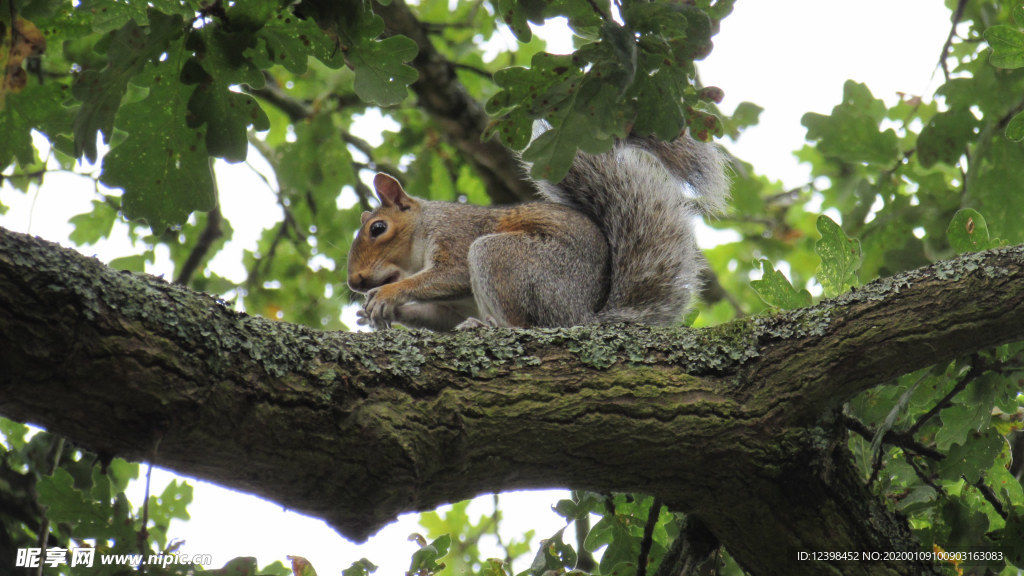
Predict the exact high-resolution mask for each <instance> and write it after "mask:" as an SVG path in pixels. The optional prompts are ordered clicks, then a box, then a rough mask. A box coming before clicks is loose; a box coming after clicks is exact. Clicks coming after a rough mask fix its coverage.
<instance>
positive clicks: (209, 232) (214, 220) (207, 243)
mask: <svg viewBox="0 0 1024 576" xmlns="http://www.w3.org/2000/svg"><path fill="white" fill-rule="evenodd" d="M222 221H223V216H222V215H221V212H220V206H217V207H215V208H214V209H213V210H210V211H209V212H208V213H207V214H206V227H205V228H203V231H202V233H201V234H200V235H199V240H197V241H196V245H195V246H194V247H193V248H192V252H190V253H189V255H188V259H186V260H185V263H184V264H182V266H181V270H180V271H179V272H178V276H177V277H176V278H175V279H174V283H175V284H181V285H182V286H188V283H189V282H190V281H191V280H192V276H193V275H194V274H195V273H196V271H197V270H198V269H199V265H200V264H202V262H203V261H204V260H205V259H206V257H207V255H209V253H210V249H211V248H213V244H214V243H215V242H216V241H217V239H218V238H220V237H221V236H223V235H224V230H223V229H222V228H221V222H222Z"/></svg>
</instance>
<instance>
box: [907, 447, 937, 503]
mask: <svg viewBox="0 0 1024 576" xmlns="http://www.w3.org/2000/svg"><path fill="white" fill-rule="evenodd" d="M903 458H904V459H905V460H906V461H907V464H910V467H911V468H913V469H914V473H915V474H917V477H918V478H920V479H921V482H924V483H925V485H927V486H929V487H930V488H931V489H932V490H935V491H936V492H938V493H939V494H942V495H943V496H945V495H946V491H945V490H944V489H943V488H942V486H939V485H938V484H936V483H935V482H934V481H932V479H931V478H929V477H928V475H927V474H925V473H924V470H922V469H921V466H920V465H918V463H917V462H916V461H915V460H914V457H913V456H911V455H910V454H908V453H906V452H904V453H903Z"/></svg>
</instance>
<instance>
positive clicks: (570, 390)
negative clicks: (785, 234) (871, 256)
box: [0, 230, 1024, 574]
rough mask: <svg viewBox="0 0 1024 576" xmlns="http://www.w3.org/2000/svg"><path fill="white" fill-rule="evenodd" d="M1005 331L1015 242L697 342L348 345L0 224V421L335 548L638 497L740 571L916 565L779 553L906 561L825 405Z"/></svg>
mask: <svg viewBox="0 0 1024 576" xmlns="http://www.w3.org/2000/svg"><path fill="white" fill-rule="evenodd" d="M1022 339H1024V247H1015V248H1007V249H999V250H992V251H988V252H982V253H978V254H972V255H967V256H963V257H960V258H957V259H956V260H953V261H950V262H944V263H940V264H937V265H934V266H929V267H926V268H922V269H920V270H917V271H914V272H911V273H908V274H902V275H899V276H897V277H894V278H891V279H887V280H884V281H880V282H875V283H872V284H871V285H869V286H866V287H864V288H860V289H858V290H857V291H856V292H853V293H850V294H847V295H845V296H843V297H842V298H839V299H836V300H832V301H828V302H825V303H823V304H820V305H818V306H815V307H812V308H808V309H804V310H798V311H794V312H790V313H785V314H778V315H775V316H771V317H759V318H748V319H744V320H742V321H738V322H734V323H731V324H728V325H725V326H721V327H717V328H713V329H705V330H687V329H653V328H647V327H621V326H620V327H614V326H608V327H599V326H588V327H580V328H573V329H566V330H534V331H513V330H485V331H483V332H480V333H458V334H432V333H425V332H416V331H403V330H391V331H387V332H383V333H377V334H350V333H324V332H318V331H315V330H312V329H308V328H304V327H301V326H297V325H292V324H287V323H281V322H272V321H269V320H264V319H261V318H256V317H250V316H246V315H244V314H239V313H236V312H233V311H231V310H229V309H228V308H227V307H226V306H224V305H222V304H221V303H218V302H216V301H215V300H213V299H212V298H209V297H207V296H203V295H200V294H196V293H193V292H190V291H188V290H186V289H184V288H181V287H179V286H174V285H171V284H168V283H166V282H164V281H162V280H159V279H156V278H152V277H149V276H140V275H133V274H128V273H119V272H115V271H113V270H111V269H109V268H107V267H105V266H103V265H102V264H100V263H98V262H97V261H95V260H92V259H88V258H84V257H82V256H80V255H78V254H77V253H75V252H73V251H71V250H66V249H61V248H58V247H56V246H54V245H52V244H49V243H47V242H43V241H41V240H36V239H32V238H29V237H27V236H24V235H20V234H16V233H12V232H7V231H3V230H0V366H2V367H3V370H2V372H0V414H4V415H5V416H8V417H11V418H14V419H17V420H21V421H26V422H33V423H36V424H39V425H42V426H44V427H46V428H47V429H50V430H52V431H54V432H57V433H60V434H64V435H66V436H68V437H70V438H71V439H73V440H75V441H76V442H78V443H80V444H83V445H85V446H87V447H90V448H91V449H93V450H95V451H97V452H100V453H101V454H108V455H119V456H123V457H127V458H132V459H147V460H148V459H154V460H155V462H156V463H158V464H160V465H163V466H167V467H170V468H173V469H177V470H179V471H181V472H184V473H188V474H193V475H197V476H201V477H204V478H208V479H211V480H213V481H216V482H219V483H221V484H224V485H227V486H232V487H235V488H238V489H242V490H246V491H249V492H253V493H256V494H260V495H262V496H265V497H268V498H271V499H273V500H276V501H278V502H280V503H282V504H284V505H286V506H289V507H291V508H294V509H296V510H299V511H302V512H306V513H310V514H313V515H317V516H320V517H323V518H325V519H326V520H328V521H329V522H330V523H332V525H334V526H335V527H336V528H337V529H338V530H339V531H341V532H342V533H344V534H346V535H348V536H350V537H353V538H363V537H365V536H367V535H368V534H370V533H372V532H374V531H375V530H377V529H379V528H380V527H381V526H382V525H384V524H385V523H387V522H388V521H390V520H391V519H393V518H394V517H395V515H397V514H398V513H400V512H405V511H409V510H416V509H424V508H431V507H434V506H436V505H438V504H440V503H443V502H449V501H454V500H458V499H462V498H466V497H469V496H473V495H476V494H480V493H484V492H490V491H496V490H508V489H516V488H539V487H553V486H568V487H573V488H579V489H591V490H600V491H636V492H645V493H648V494H653V495H656V496H658V497H659V498H661V499H662V500H663V501H664V502H665V504H666V505H667V506H669V507H670V508H671V509H673V510H680V511H685V512H688V513H689V514H690V515H691V516H692V517H694V518H697V519H699V521H700V522H701V523H702V524H703V525H705V526H706V527H707V529H708V530H709V531H710V533H711V534H713V535H714V537H715V538H717V539H718V540H719V541H721V542H722V544H723V545H725V546H726V548H727V549H729V551H730V553H732V554H733V556H734V557H735V558H737V559H738V560H739V561H740V563H741V564H742V565H743V566H744V567H745V568H746V569H747V570H748V571H750V573H751V574H776V573H787V574H822V573H834V574H840V573H841V574H920V573H928V570H930V568H929V567H928V566H926V565H922V564H915V563H895V564H881V565H874V564H868V563H863V564H836V565H823V564H820V563H796V562H795V561H794V558H795V552H796V551H801V550H805V551H806V550H809V551H829V550H878V551H887V550H901V549H908V548H909V549H912V548H914V547H915V546H916V543H915V542H914V541H913V539H912V538H911V536H910V533H909V530H908V529H907V526H906V523H905V522H904V521H903V520H901V519H900V518H898V517H895V516H893V515H892V514H891V513H890V512H889V511H887V510H886V509H885V507H884V505H883V504H882V503H880V502H878V501H877V500H876V499H875V498H874V497H872V495H871V494H870V493H869V491H868V490H867V489H866V488H865V487H864V485H863V482H862V481H861V479H860V477H859V476H858V475H857V473H856V472H855V471H854V470H853V469H852V466H851V465H850V459H849V455H848V454H847V453H846V452H845V449H844V448H843V447H842V446H843V445H844V441H843V439H844V438H845V436H843V433H842V431H841V429H842V426H841V422H840V421H839V420H838V419H836V418H833V415H834V413H835V412H834V411H835V409H836V408H838V407H839V406H841V405H842V403H843V402H845V401H846V400H848V399H849V398H850V397H852V396H853V395H854V394H856V393H858V392H860V391H862V390H864V389H867V388H869V387H872V386H875V385H878V384H880V383H883V382H886V381H888V380H890V379H891V378H893V377H895V376H897V375H899V374H902V373H906V372H909V371H912V370H915V369H918V368H921V367H923V366H927V365H930V364H933V363H936V362H943V361H947V360H949V359H951V358H954V357H957V356H960V355H963V354H968V353H971V352H974V351H977V350H980V349H984V348H989V347H992V346H996V345H999V344H1002V343H1006V342H1011V341H1017V340H1022ZM154 454H155V456H154Z"/></svg>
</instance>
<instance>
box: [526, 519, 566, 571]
mask: <svg viewBox="0 0 1024 576" xmlns="http://www.w3.org/2000/svg"><path fill="white" fill-rule="evenodd" d="M564 533H565V528H562V529H561V530H559V531H558V532H555V533H554V535H553V536H551V538H547V539H544V540H541V541H540V546H539V548H538V550H537V555H536V556H534V558H533V563H532V564H531V565H530V569H529V570H528V571H527V572H528V573H529V574H531V575H532V576H541V575H542V574H545V573H548V572H552V571H554V572H556V573H557V572H561V571H564V570H565V569H566V568H569V569H572V568H573V567H574V566H576V559H577V555H576V551H575V550H573V549H572V546H569V545H568V544H566V543H565V542H563V541H562V537H563V534H564Z"/></svg>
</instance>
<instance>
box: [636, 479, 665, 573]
mask: <svg viewBox="0 0 1024 576" xmlns="http://www.w3.org/2000/svg"><path fill="white" fill-rule="evenodd" d="M661 506H662V504H661V499H660V498H657V497H655V498H654V501H652V502H651V509H650V510H648V511H647V523H646V524H644V537H643V539H642V540H640V555H639V556H637V559H636V576H647V562H648V560H649V559H650V556H651V546H652V545H653V544H654V527H655V526H657V525H658V517H659V516H661Z"/></svg>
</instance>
